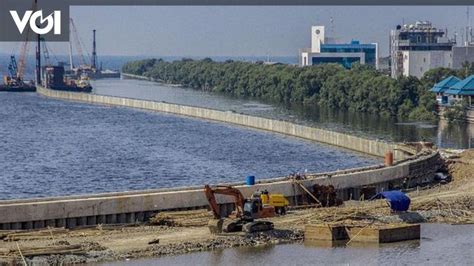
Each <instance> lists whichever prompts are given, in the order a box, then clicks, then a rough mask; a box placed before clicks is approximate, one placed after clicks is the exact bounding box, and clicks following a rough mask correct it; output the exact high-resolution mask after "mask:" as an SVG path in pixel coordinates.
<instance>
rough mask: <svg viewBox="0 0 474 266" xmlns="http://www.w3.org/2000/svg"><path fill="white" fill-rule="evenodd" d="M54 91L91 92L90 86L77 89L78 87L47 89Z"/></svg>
mask: <svg viewBox="0 0 474 266" xmlns="http://www.w3.org/2000/svg"><path fill="white" fill-rule="evenodd" d="M49 89H51V90H56V91H71V92H87V93H89V92H91V91H92V86H85V87H78V86H53V87H51V88H49Z"/></svg>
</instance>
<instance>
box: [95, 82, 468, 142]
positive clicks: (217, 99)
mask: <svg viewBox="0 0 474 266" xmlns="http://www.w3.org/2000/svg"><path fill="white" fill-rule="evenodd" d="M94 85H95V89H94V91H95V93H97V94H103V95H112V96H121V97H130V98H138V99H148V100H156V101H165V102H169V103H178V104H184V105H192V106H199V107H208V108H212V109H219V110H232V111H235V112H239V113H245V114H250V115H256V116H262V117H268V118H275V119H283V120H288V121H292V122H295V123H299V124H305V125H310V126H314V127H320V128H326V129H331V130H336V131H340V132H345V133H351V134H355V135H359V136H365V137H369V138H375V139H383V140H389V141H399V142H403V141H420V140H425V141H431V142H433V143H435V144H436V145H437V146H439V147H443V148H455V149H461V148H469V147H474V124H471V125H468V124H452V125H448V124H447V123H446V122H442V121H441V122H439V123H437V124H433V123H427V122H411V121H400V120H398V119H396V118H390V117H381V116H377V115H370V114H363V113H357V112H349V111H337V110H328V109H325V108H317V107H313V108H303V107H301V106H279V105H274V104H267V103H262V102H261V101H256V100H249V99H237V98H230V97H228V96H224V95H219V94H215V93H208V92H202V91H198V90H193V89H187V88H180V87H173V86H166V85H161V84H158V83H154V82H149V81H138V80H100V81H96V82H94Z"/></svg>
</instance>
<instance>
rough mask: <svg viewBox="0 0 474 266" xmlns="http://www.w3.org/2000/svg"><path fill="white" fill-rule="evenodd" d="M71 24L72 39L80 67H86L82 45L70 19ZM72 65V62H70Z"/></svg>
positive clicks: (74, 25)
mask: <svg viewBox="0 0 474 266" xmlns="http://www.w3.org/2000/svg"><path fill="white" fill-rule="evenodd" d="M69 20H70V22H71V33H72V35H73V36H72V37H73V38H72V39H74V43H75V46H76V49H77V54H78V56H79V61H80V66H83V67H85V66H87V63H86V58H85V56H84V50H83V45H82V42H81V39H80V38H79V33H78V31H77V27H76V24H75V23H74V20H73V19H72V18H70V19H69ZM71 63H72V62H71Z"/></svg>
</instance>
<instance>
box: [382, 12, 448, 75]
mask: <svg viewBox="0 0 474 266" xmlns="http://www.w3.org/2000/svg"><path fill="white" fill-rule="evenodd" d="M455 45H456V41H455V40H454V39H449V38H448V37H447V31H446V30H442V29H437V28H435V27H433V26H432V24H431V22H428V21H423V22H421V21H417V22H416V23H415V24H406V25H403V26H401V25H398V26H397V28H396V29H395V30H392V31H391V32H390V59H391V60H390V61H391V64H390V65H391V75H392V77H393V78H396V77H398V76H415V77H418V78H420V77H422V76H423V74H424V73H425V72H426V71H428V70H430V69H433V68H437V67H446V68H452V67H453V47H454V46H455Z"/></svg>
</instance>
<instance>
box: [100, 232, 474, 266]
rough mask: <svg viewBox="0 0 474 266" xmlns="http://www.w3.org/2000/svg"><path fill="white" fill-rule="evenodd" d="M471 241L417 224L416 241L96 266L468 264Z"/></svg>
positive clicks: (237, 251)
mask: <svg viewBox="0 0 474 266" xmlns="http://www.w3.org/2000/svg"><path fill="white" fill-rule="evenodd" d="M473 238H474V225H446V224H422V226H421V240H419V241H405V242H397V243H390V244H380V245H378V244H361V243H356V242H353V243H351V244H349V246H347V247H346V246H340V247H329V245H326V246H324V244H321V243H320V244H318V245H314V244H312V243H307V244H304V245H301V244H291V245H276V246H269V247H263V248H262V247H259V248H253V247H246V248H233V249H224V250H215V251H209V252H200V253H191V254H186V255H180V256H173V257H161V258H151V259H141V260H130V261H122V262H113V263H104V264H101V265H103V266H106V265H107V266H108V265H115V266H125V265H472V262H473V261H474V251H473V249H472V240H473Z"/></svg>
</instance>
